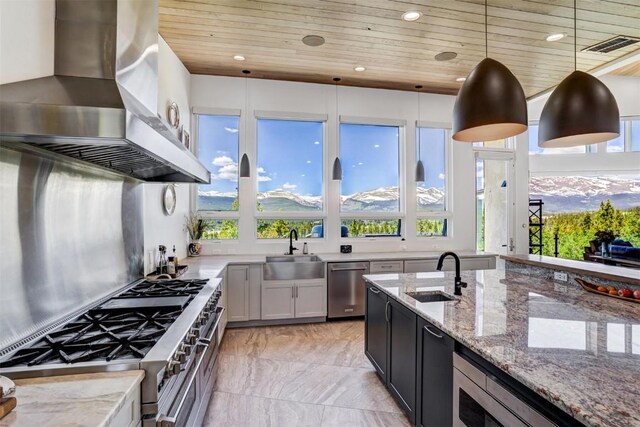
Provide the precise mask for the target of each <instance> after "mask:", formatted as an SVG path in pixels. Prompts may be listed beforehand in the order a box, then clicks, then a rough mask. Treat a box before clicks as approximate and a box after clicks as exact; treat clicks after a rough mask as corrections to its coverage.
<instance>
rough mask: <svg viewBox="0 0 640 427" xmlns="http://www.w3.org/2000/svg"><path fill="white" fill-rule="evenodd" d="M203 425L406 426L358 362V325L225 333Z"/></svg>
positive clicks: (361, 345)
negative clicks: (213, 387) (216, 374)
mask: <svg viewBox="0 0 640 427" xmlns="http://www.w3.org/2000/svg"><path fill="white" fill-rule="evenodd" d="M219 358H220V360H219V365H218V380H217V382H216V385H215V390H214V393H213V397H212V400H211V403H210V404H209V409H208V411H207V414H206V416H205V422H204V425H205V426H207V427H217V426H225V427H236V426H238V427H240V426H252V427H253V426H273V427H286V426H296V427H297V426H323V427H324V426H340V427H345V426H367V427H376V426H385V427H395V426H399V427H404V426H409V423H408V421H407V419H406V418H405V417H404V415H402V413H401V411H400V409H399V408H398V406H397V405H396V404H395V402H394V401H393V399H392V398H391V396H390V395H389V393H388V392H387V391H386V390H385V388H384V387H383V386H382V384H381V383H380V381H379V379H378V377H377V376H376V373H375V371H374V369H373V367H372V366H371V363H370V362H369V361H368V360H367V358H366V357H365V356H364V322H363V321H361V320H357V321H340V322H328V323H314V324H308V325H291V326H269V327H260V328H243V329H227V331H226V334H225V337H224V339H223V341H222V347H221V348H220V355H219Z"/></svg>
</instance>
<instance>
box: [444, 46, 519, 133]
mask: <svg viewBox="0 0 640 427" xmlns="http://www.w3.org/2000/svg"><path fill="white" fill-rule="evenodd" d="M525 130H527V101H526V99H525V96H524V91H523V90H522V86H521V85H520V82H518V79H516V76H514V75H513V73H512V72H511V71H509V69H508V68H507V67H505V66H504V65H502V64H501V63H500V62H498V61H496V60H493V59H491V58H485V59H483V60H482V61H481V62H480V63H479V64H478V65H476V68H474V69H473V71H471V74H469V76H468V77H467V80H466V81H465V82H464V84H463V85H462V87H461V88H460V92H458V96H457V97H456V102H455V105H454V107H453V137H452V138H453V139H454V140H455V141H462V142H479V141H494V140H497V139H502V138H508V137H510V136H515V135H518V134H520V133H522V132H524V131H525Z"/></svg>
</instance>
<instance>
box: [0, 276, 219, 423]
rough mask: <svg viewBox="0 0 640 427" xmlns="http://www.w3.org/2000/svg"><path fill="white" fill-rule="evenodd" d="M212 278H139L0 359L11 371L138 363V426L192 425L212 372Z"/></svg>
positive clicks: (38, 372) (215, 318) (215, 286)
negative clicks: (140, 379)
mask: <svg viewBox="0 0 640 427" xmlns="http://www.w3.org/2000/svg"><path fill="white" fill-rule="evenodd" d="M220 295H221V290H220V288H219V280H218V279H216V280H215V281H211V282H209V281H208V280H165V281H150V280H142V281H139V282H136V283H134V284H132V285H131V286H129V287H127V288H125V289H124V290H123V291H121V292H120V293H117V294H116V295H114V296H111V297H110V298H107V299H105V300H103V301H100V302H98V303H97V304H95V305H94V306H93V307H91V308H89V309H87V310H86V311H84V312H83V313H81V314H80V315H78V316H76V317H74V318H72V319H71V320H69V321H67V322H64V323H63V324H62V325H60V326H58V327H56V328H54V329H52V330H49V331H46V332H40V333H39V334H37V336H38V338H37V339H36V338H35V337H34V338H33V339H31V340H29V342H28V344H26V345H24V346H22V347H19V348H17V349H15V350H14V351H12V352H11V353H10V354H8V355H7V356H6V357H4V358H3V359H2V360H1V361H0V373H2V374H3V375H6V376H9V377H11V378H26V377H37V376H49V375H63V374H78V373H87V372H101V371H118V370H132V369H143V370H144V371H145V378H144V380H143V382H142V391H141V393H142V396H141V398H142V417H143V424H142V425H143V426H162V427H165V426H181V427H182V426H190V425H199V424H200V423H201V421H202V418H203V417H204V413H205V411H206V408H207V404H208V401H209V398H210V395H211V390H212V388H213V382H214V380H215V368H216V361H217V355H218V336H217V334H218V325H219V322H220V319H221V316H222V313H223V311H224V308H223V307H219V305H218V301H219V298H220Z"/></svg>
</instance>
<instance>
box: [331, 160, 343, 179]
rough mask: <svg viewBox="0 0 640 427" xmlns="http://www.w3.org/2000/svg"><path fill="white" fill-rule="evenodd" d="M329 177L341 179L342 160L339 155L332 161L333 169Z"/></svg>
mask: <svg viewBox="0 0 640 427" xmlns="http://www.w3.org/2000/svg"><path fill="white" fill-rule="evenodd" d="M331 179H333V180H336V181H340V180H342V162H341V161H340V158H339V157H336V159H335V160H334V161H333V169H332V171H331Z"/></svg>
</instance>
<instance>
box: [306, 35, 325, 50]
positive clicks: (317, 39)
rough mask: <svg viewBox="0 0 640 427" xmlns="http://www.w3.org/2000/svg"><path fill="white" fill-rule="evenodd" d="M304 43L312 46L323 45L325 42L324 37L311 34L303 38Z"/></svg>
mask: <svg viewBox="0 0 640 427" xmlns="http://www.w3.org/2000/svg"><path fill="white" fill-rule="evenodd" d="M302 43H304V44H306V45H307V46H312V47H317V46H322V45H323V44H324V37H322V36H316V35H314V34H310V35H308V36H304V37H303V38H302Z"/></svg>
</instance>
